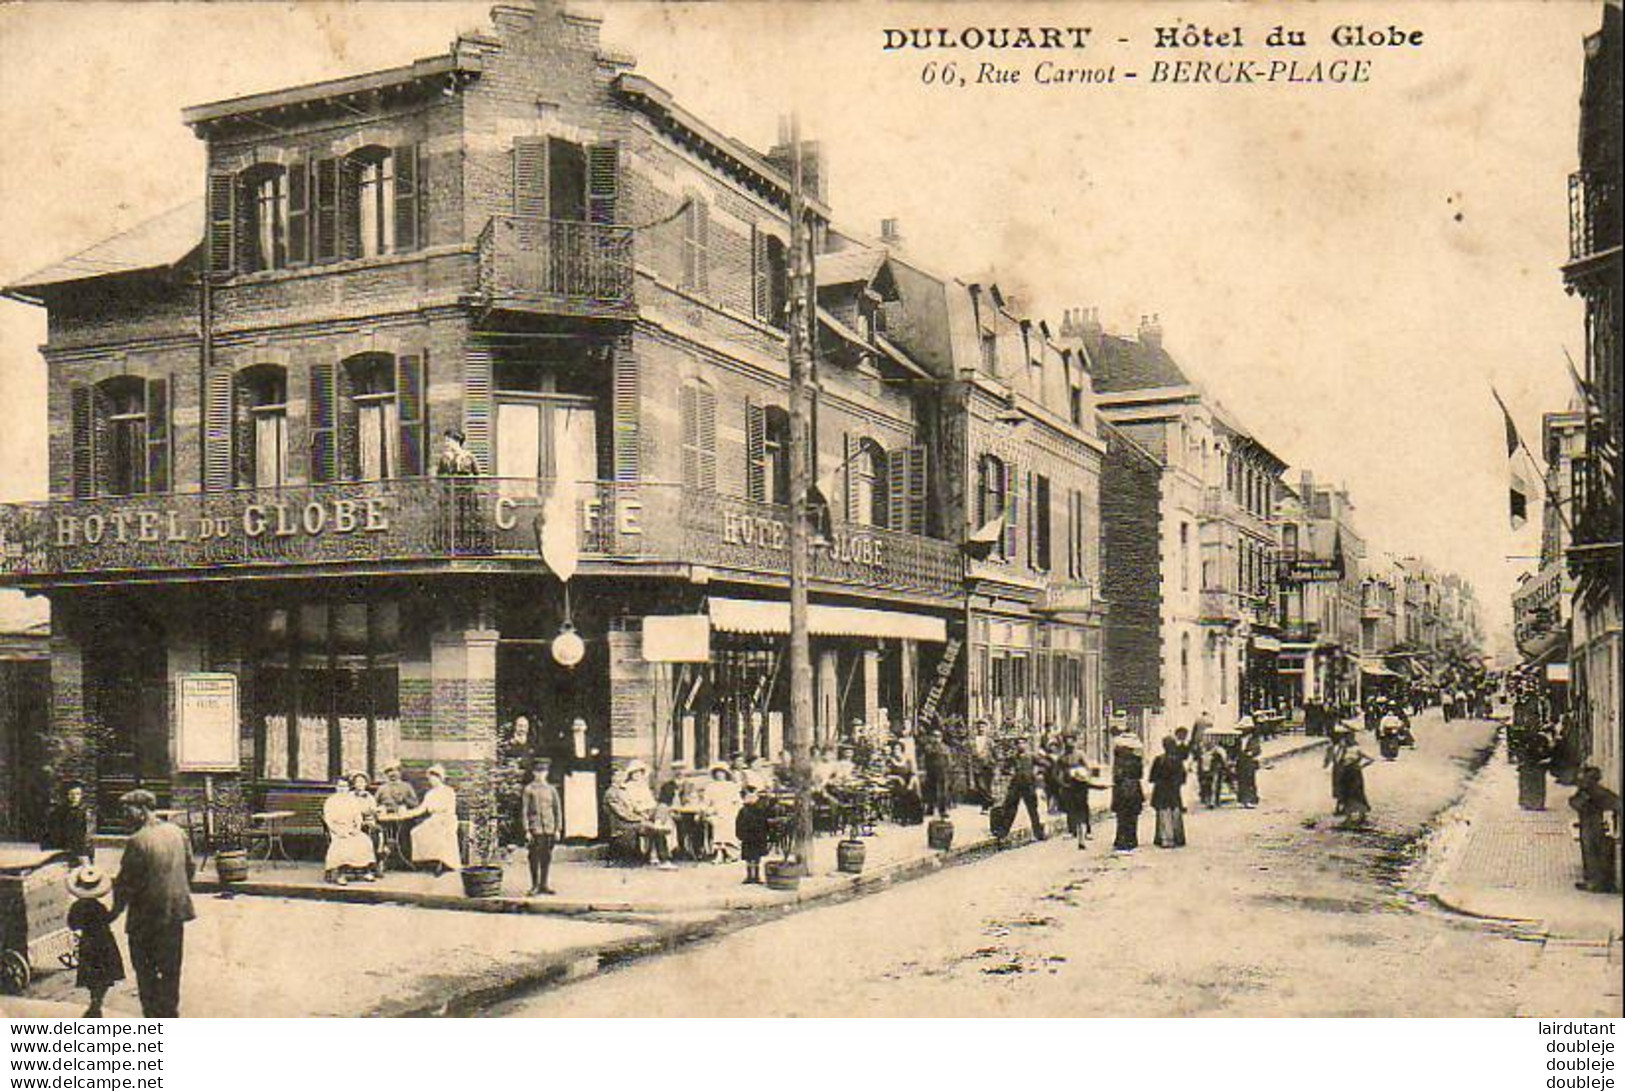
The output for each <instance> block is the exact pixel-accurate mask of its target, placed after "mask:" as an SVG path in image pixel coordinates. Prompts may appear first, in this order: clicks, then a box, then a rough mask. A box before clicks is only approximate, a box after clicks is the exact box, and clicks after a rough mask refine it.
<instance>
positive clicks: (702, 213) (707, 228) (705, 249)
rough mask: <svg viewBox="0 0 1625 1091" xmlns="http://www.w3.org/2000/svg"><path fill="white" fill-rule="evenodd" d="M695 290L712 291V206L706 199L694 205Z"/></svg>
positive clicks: (704, 292)
mask: <svg viewBox="0 0 1625 1091" xmlns="http://www.w3.org/2000/svg"><path fill="white" fill-rule="evenodd" d="M694 290H695V291H697V292H699V293H700V294H701V295H706V294H708V293H709V292H710V291H711V206H710V205H708V204H706V203H705V202H704V201H699V202H697V203H696V204H695V206H694Z"/></svg>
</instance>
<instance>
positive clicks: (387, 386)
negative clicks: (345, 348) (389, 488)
mask: <svg viewBox="0 0 1625 1091" xmlns="http://www.w3.org/2000/svg"><path fill="white" fill-rule="evenodd" d="M346 368H347V370H348V373H349V379H350V401H351V405H352V414H353V419H354V421H355V433H354V435H355V445H356V447H355V450H356V462H355V466H356V480H358V481H383V480H386V479H387V478H391V477H394V476H396V474H397V471H398V467H399V466H400V434H401V427H400V423H401V418H400V407H399V404H398V403H397V402H396V399H395V361H394V358H393V357H387V356H370V357H365V358H362V359H358V360H352V361H350V362H349V363H348V364H347V365H346Z"/></svg>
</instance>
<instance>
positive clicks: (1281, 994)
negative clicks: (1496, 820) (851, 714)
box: [497, 714, 1617, 1016]
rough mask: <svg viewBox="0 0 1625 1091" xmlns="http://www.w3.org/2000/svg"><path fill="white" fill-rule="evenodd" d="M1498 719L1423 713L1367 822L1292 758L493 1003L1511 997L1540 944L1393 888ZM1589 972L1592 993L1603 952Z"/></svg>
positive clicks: (516, 1006) (1399, 1008)
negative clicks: (1151, 839) (1182, 820)
mask: <svg viewBox="0 0 1625 1091" xmlns="http://www.w3.org/2000/svg"><path fill="white" fill-rule="evenodd" d="M1493 735H1494V725H1493V724H1490V723H1486V722H1481V721H1471V722H1464V721H1455V722H1452V723H1449V724H1445V723H1443V722H1441V721H1440V720H1439V719H1438V717H1437V714H1432V715H1429V716H1428V717H1426V718H1424V719H1423V720H1422V721H1421V722H1420V723H1419V725H1418V736H1419V747H1418V749H1416V750H1413V751H1406V752H1405V753H1404V754H1403V756H1402V757H1401V759H1400V760H1399V761H1398V762H1397V763H1392V764H1390V763H1383V762H1379V763H1378V764H1377V765H1375V766H1373V767H1372V768H1371V769H1369V770H1368V771H1367V780H1368V786H1369V791H1370V795H1371V799H1372V803H1373V805H1374V807H1375V813H1374V816H1373V818H1374V825H1373V827H1372V828H1371V829H1369V830H1365V831H1360V832H1348V831H1342V830H1338V829H1336V828H1335V825H1334V820H1333V819H1332V818H1331V816H1330V815H1329V813H1328V812H1329V810H1330V800H1329V798H1328V793H1327V783H1326V775H1325V773H1324V771H1323V769H1322V766H1321V763H1320V761H1319V759H1318V757H1316V756H1313V755H1309V756H1304V757H1299V758H1296V759H1292V760H1289V761H1288V762H1286V763H1284V764H1283V765H1281V766H1279V767H1278V768H1277V769H1275V770H1273V771H1271V772H1269V773H1267V774H1266V775H1265V777H1264V778H1263V781H1262V790H1263V793H1264V805H1263V806H1262V807H1261V808H1260V809H1259V810H1256V811H1242V810H1237V809H1234V808H1225V809H1221V810H1218V811H1208V810H1206V809H1204V808H1202V807H1200V806H1199V805H1198V806H1195V807H1194V808H1193V812H1192V813H1191V814H1190V815H1189V816H1188V830H1189V832H1190V839H1191V843H1190V846H1189V847H1188V848H1186V849H1184V850H1183V851H1177V852H1168V851H1162V850H1158V849H1155V848H1150V847H1146V848H1142V849H1141V850H1140V851H1139V852H1137V853H1135V854H1133V855H1131V856H1121V855H1115V854H1113V853H1111V851H1110V849H1109V844H1110V823H1109V821H1108V822H1106V823H1104V824H1103V825H1102V827H1101V832H1100V833H1099V834H1097V837H1096V840H1095V841H1094V842H1092V844H1091V847H1090V848H1089V849H1087V850H1086V851H1084V852H1079V851H1078V850H1077V849H1076V848H1075V847H1073V845H1072V844H1070V843H1066V842H1062V841H1051V842H1049V843H1047V844H1045V845H1040V846H1036V847H1034V848H1032V849H1028V850H1024V851H1022V852H1019V853H1009V854H1004V855H1001V856H999V857H996V858H994V859H991V860H988V861H986V862H984V863H981V864H978V865H977V866H975V867H967V868H958V869H954V870H951V871H948V872H944V873H942V874H940V875H937V876H934V877H932V878H930V879H926V880H923V881H921V882H918V883H913V884H910V885H908V886H906V887H900V888H897V889H895V890H892V891H889V892H886V893H883V894H879V895H876V896H874V897H872V898H868V899H864V900H862V901H858V902H853V903H849V904H844V905H839V906H834V907H830V908H827V909H819V910H814V911H811V912H808V913H804V914H800V915H798V916H795V917H792V918H789V919H786V920H782V921H777V922H773V923H769V924H766V925H763V926H761V927H758V928H753V929H750V930H748V931H745V932H741V933H738V934H736V935H733V936H730V937H727V938H724V939H721V940H718V941H714V942H709V943H704V944H700V945H697V946H695V947H693V948H691V949H689V950H687V951H684V952H682V953H679V954H676V955H673V956H670V957H665V958H661V959H658V960H653V961H648V962H644V963H640V964H636V965H632V966H628V967H625V968H623V969H619V970H615V971H612V972H609V973H606V974H603V975H602V976H600V977H598V978H596V979H594V980H591V981H587V982H583V983H579V984H576V985H571V986H568V987H566V988H562V989H557V990H553V991H548V992H544V993H542V994H540V995H537V996H535V997H532V998H530V999H528V1000H521V1001H514V1002H510V1003H507V1004H504V1005H501V1006H500V1007H499V1008H498V1009H497V1011H498V1012H499V1013H500V1014H507V1015H563V1014H571V1015H609V1014H612V1013H621V1014H625V1013H631V1012H636V1013H638V1014H645V1015H665V1016H670V1015H697V1014H707V1015H735V1016H740V1015H816V1016H833V1015H905V1014H907V1015H1029V1014H1038V1013H1045V1014H1068V1015H1089V1016H1173V1015H1241V1016H1255V1015H1294V1016H1421V1015H1427V1016H1444V1015H1486V1016H1495V1015H1510V1014H1513V1013H1514V1012H1516V1011H1518V1010H1519V1009H1520V1006H1521V1005H1520V990H1521V989H1523V988H1524V987H1525V984H1526V983H1528V982H1531V981H1533V977H1532V975H1534V974H1535V972H1536V970H1537V968H1538V966H1539V963H1540V960H1541V953H1542V948H1541V944H1540V943H1538V942H1533V941H1531V938H1530V937H1528V936H1526V935H1520V934H1519V933H1518V932H1517V931H1516V930H1511V929H1507V928H1499V927H1494V926H1489V925H1486V924H1484V923H1481V922H1477V921H1473V920H1470V919H1467V918H1464V917H1460V916H1456V915H1453V914H1447V913H1443V912H1440V911H1437V910H1434V909H1431V908H1429V907H1428V906H1427V905H1426V904H1425V903H1424V902H1423V901H1421V900H1420V899H1416V898H1413V897H1411V896H1409V895H1408V894H1407V893H1406V892H1405V890H1404V889H1403V883H1404V878H1405V872H1406V867H1407V864H1408V862H1409V859H1410V846H1411V845H1412V843H1413V840H1414V839H1415V838H1416V836H1417V835H1418V833H1419V832H1420V831H1421V830H1422V828H1423V826H1424V824H1425V823H1426V822H1427V821H1428V820H1429V819H1430V818H1431V817H1432V816H1433V815H1435V814H1437V813H1438V812H1440V811H1441V810H1443V809H1444V808H1446V807H1447V806H1449V805H1450V804H1451V802H1452V801H1453V800H1455V799H1456V798H1457V797H1458V796H1459V795H1460V794H1461V791H1462V786H1463V782H1464V779H1465V778H1466V777H1467V776H1468V775H1469V772H1470V771H1471V770H1472V769H1473V768H1474V767H1475V766H1476V764H1477V763H1478V762H1479V761H1480V760H1481V759H1482V757H1483V755H1484V753H1485V752H1486V749H1487V748H1488V747H1489V745H1490V744H1491V740H1492V738H1493ZM1194 892H1200V893H1199V894H1198V893H1194ZM815 936H816V937H817V939H816V942H814V941H813V937H815ZM1328 952H1342V953H1343V956H1344V957H1340V958H1333V957H1328ZM1588 972H1591V973H1592V974H1593V977H1594V980H1593V982H1592V984H1591V987H1590V988H1591V991H1592V992H1593V993H1595V994H1597V995H1598V996H1601V994H1602V993H1603V992H1604V989H1605V985H1604V981H1605V977H1604V976H1603V975H1605V974H1606V973H1607V972H1608V970H1607V967H1606V963H1605V962H1603V963H1596V964H1595V965H1594V966H1592V967H1590V968H1589V970H1588ZM1569 991H1570V993H1571V994H1573V993H1574V991H1575V987H1574V984H1573V983H1572V982H1571V983H1570V986H1569ZM1616 1003H1617V1001H1616ZM1547 1014H1553V1013H1552V1012H1547ZM1616 1014H1617V1012H1616Z"/></svg>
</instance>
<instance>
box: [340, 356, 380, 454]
mask: <svg viewBox="0 0 1625 1091" xmlns="http://www.w3.org/2000/svg"><path fill="white" fill-rule="evenodd" d="M370 362H371V361H369V363H370ZM333 388H334V389H333V410H334V414H333V416H334V420H333V436H334V439H335V440H336V442H335V444H334V447H335V448H336V450H337V456H338V467H337V469H338V476H337V478H336V480H339V481H354V480H355V479H356V478H358V477H360V476H361V435H360V432H361V412H360V406H358V405H356V402H355V370H354V369H353V368H351V367H350V366H349V365H347V364H345V363H343V362H340V363H339V365H338V367H336V368H334V370H333Z"/></svg>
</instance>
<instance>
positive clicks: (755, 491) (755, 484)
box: [745, 400, 767, 504]
mask: <svg viewBox="0 0 1625 1091" xmlns="http://www.w3.org/2000/svg"><path fill="white" fill-rule="evenodd" d="M745 499H747V500H750V501H753V502H754V503H757V504H760V503H763V502H765V501H766V500H767V415H766V414H765V413H764V412H763V411H762V407H761V406H759V405H757V404H756V403H755V402H754V401H750V400H747V401H746V402H745Z"/></svg>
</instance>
